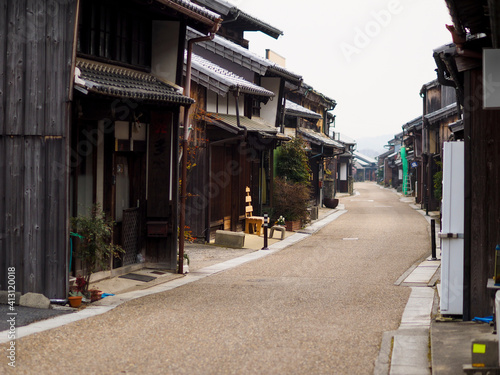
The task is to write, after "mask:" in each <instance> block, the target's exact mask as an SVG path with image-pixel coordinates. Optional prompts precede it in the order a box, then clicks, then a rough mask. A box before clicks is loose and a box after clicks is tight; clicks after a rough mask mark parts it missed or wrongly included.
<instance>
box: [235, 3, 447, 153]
mask: <svg viewBox="0 0 500 375" xmlns="http://www.w3.org/2000/svg"><path fill="white" fill-rule="evenodd" d="M228 1H230V2H231V3H233V4H235V5H236V6H237V7H238V8H240V9H241V10H243V11H245V12H247V13H249V14H250V15H252V16H254V17H256V18H258V19H260V20H262V21H264V22H267V23H269V24H271V25H273V26H275V27H277V28H279V29H280V30H282V31H283V33H284V34H283V35H282V36H281V37H279V38H278V39H277V40H275V39H274V38H272V37H269V36H267V35H265V34H262V33H260V32H247V33H246V34H245V38H246V39H248V40H249V41H250V50H252V51H253V52H255V53H257V54H259V55H261V56H264V54H265V49H266V48H268V49H271V50H273V51H275V52H276V53H278V54H280V55H281V56H283V57H285V58H286V68H287V69H288V70H290V71H292V72H294V73H297V74H300V75H302V77H303V78H304V82H305V83H307V84H309V85H311V86H312V87H313V88H314V89H315V90H317V91H319V92H321V93H323V94H324V95H326V96H327V97H329V98H332V99H335V100H336V101H337V108H336V109H335V110H334V111H333V114H335V115H336V116H337V119H336V131H338V132H341V133H343V134H346V135H348V136H350V137H351V138H354V139H356V140H359V141H362V139H363V138H366V137H376V136H379V135H389V136H392V135H394V134H397V133H399V132H401V126H402V125H403V124H404V123H406V122H408V121H410V120H412V119H414V118H415V117H417V116H420V115H421V114H422V99H421V98H420V96H419V93H420V89H421V87H422V85H423V84H424V83H426V82H429V81H432V80H434V79H435V78H436V73H435V71H434V70H435V69H436V65H435V63H434V59H433V58H432V51H433V49H434V48H436V47H439V46H441V45H443V44H446V43H449V42H450V41H451V37H450V33H449V32H448V30H446V28H445V24H450V23H451V19H450V16H449V13H448V9H447V8H446V4H445V1H444V0H348V1H340V0H228ZM387 140H388V139H387ZM360 147H361V148H362V147H363V145H362V144H360V145H358V149H361V148H360ZM380 147H382V145H380Z"/></svg>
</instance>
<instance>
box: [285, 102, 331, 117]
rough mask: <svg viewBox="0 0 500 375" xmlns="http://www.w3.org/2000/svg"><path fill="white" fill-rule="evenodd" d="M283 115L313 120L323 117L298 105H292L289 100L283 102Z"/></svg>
mask: <svg viewBox="0 0 500 375" xmlns="http://www.w3.org/2000/svg"><path fill="white" fill-rule="evenodd" d="M285 114H286V115H290V116H295V117H303V118H314V119H320V118H322V117H323V116H321V115H320V114H319V113H316V112H314V111H311V110H310V109H307V108H305V107H302V106H301V105H298V104H297V103H294V102H292V101H290V100H286V102H285Z"/></svg>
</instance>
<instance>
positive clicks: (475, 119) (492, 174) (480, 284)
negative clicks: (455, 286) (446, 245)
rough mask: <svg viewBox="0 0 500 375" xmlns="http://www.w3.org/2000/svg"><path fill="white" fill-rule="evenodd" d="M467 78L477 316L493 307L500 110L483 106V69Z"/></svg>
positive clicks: (469, 228)
mask: <svg viewBox="0 0 500 375" xmlns="http://www.w3.org/2000/svg"><path fill="white" fill-rule="evenodd" d="M465 77H466V78H465V82H466V86H465V89H466V93H465V94H466V103H467V104H466V111H464V120H465V142H466V143H465V147H466V157H465V158H466V181H467V177H468V176H469V178H470V182H466V192H465V194H466V206H465V234H466V237H465V267H466V269H465V280H464V282H465V293H464V298H465V299H466V300H465V306H464V313H467V315H468V316H467V319H472V318H473V317H476V316H487V315H490V314H491V313H492V311H493V310H492V306H491V303H492V299H491V297H490V293H489V292H488V290H487V289H486V284H487V280H488V278H491V277H492V276H493V274H494V264H495V261H494V256H495V247H496V245H497V244H499V243H500V231H499V230H498V228H499V225H500V195H499V194H498V191H499V186H500V168H499V167H498V166H499V164H500V146H499V145H500V132H499V131H498V124H500V111H499V110H483V109H482V107H483V103H482V97H481V95H477V93H481V92H482V91H481V87H482V75H481V71H480V70H478V69H477V70H473V71H470V72H467V74H466V75H465ZM467 94H468V95H467ZM469 271H470V277H469ZM469 293H470V294H469Z"/></svg>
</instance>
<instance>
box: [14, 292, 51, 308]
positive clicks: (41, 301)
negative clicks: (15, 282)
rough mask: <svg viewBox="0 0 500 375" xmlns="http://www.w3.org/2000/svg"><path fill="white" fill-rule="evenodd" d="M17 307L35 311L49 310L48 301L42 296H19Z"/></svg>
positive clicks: (27, 294)
mask: <svg viewBox="0 0 500 375" xmlns="http://www.w3.org/2000/svg"><path fill="white" fill-rule="evenodd" d="M19 305H20V306H26V307H34V308H37V309H48V308H50V300H49V299H48V298H47V297H45V296H44V295H43V294H39V293H26V294H23V295H22V296H21V298H20V300H19Z"/></svg>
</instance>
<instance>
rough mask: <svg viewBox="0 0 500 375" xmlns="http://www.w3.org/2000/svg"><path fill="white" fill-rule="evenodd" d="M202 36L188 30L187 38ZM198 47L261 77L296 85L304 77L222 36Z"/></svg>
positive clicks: (198, 44) (201, 43)
mask: <svg viewBox="0 0 500 375" xmlns="http://www.w3.org/2000/svg"><path fill="white" fill-rule="evenodd" d="M200 36H202V34H201V33H199V32H197V31H196V30H194V29H192V28H189V27H188V28H187V31H186V38H187V39H192V38H197V37H200ZM196 46H197V47H200V48H204V49H206V50H207V51H210V52H212V53H214V54H216V55H218V56H221V57H223V58H224V59H226V60H228V61H231V62H233V63H235V64H237V65H240V66H242V67H244V68H246V69H249V70H251V71H253V72H255V73H257V74H259V75H261V76H265V75H266V74H271V75H278V76H280V77H283V78H284V79H285V80H289V81H292V82H294V83H299V84H300V82H302V76H300V75H298V74H295V73H292V72H290V71H289V70H287V69H285V68H283V67H281V66H279V65H277V64H276V63H275V62H273V61H271V60H268V59H265V58H263V57H261V56H259V55H257V54H256V53H253V52H252V51H249V50H248V49H246V48H244V47H242V46H240V45H238V44H236V43H233V42H231V41H230V40H227V39H225V38H223V37H221V36H218V35H215V36H214V38H213V39H212V40H207V41H204V42H200V43H197V44H196Z"/></svg>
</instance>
